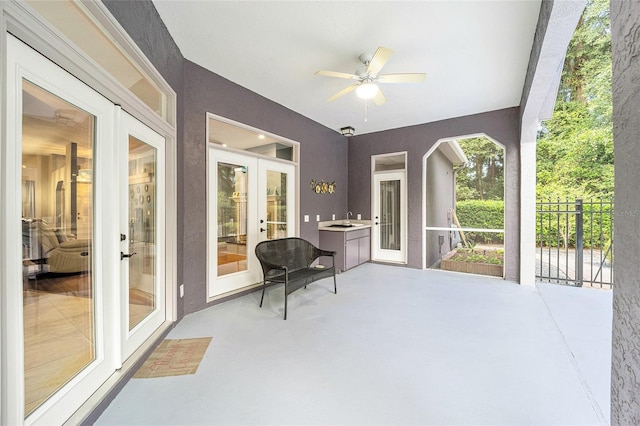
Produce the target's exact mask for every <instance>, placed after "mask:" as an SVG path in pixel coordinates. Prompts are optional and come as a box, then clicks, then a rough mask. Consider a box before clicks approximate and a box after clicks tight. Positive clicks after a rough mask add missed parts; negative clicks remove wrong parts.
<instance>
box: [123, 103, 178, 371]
mask: <svg viewBox="0 0 640 426" xmlns="http://www.w3.org/2000/svg"><path fill="white" fill-rule="evenodd" d="M116 108H117V109H118V113H119V114H118V115H119V119H118V124H119V129H120V131H119V132H118V135H117V141H116V144H117V147H118V166H119V169H118V170H119V176H120V179H119V182H120V186H119V188H118V189H119V190H120V191H121V193H120V200H121V208H120V216H119V218H120V227H119V230H120V235H125V240H121V241H120V251H121V252H123V253H128V251H129V242H130V239H131V235H130V233H129V226H128V223H129V209H128V207H129V202H130V201H129V135H131V136H134V137H135V138H137V139H139V140H140V141H142V142H144V143H146V144H148V145H150V146H152V147H154V148H155V149H156V151H155V152H156V171H155V176H154V179H155V188H154V194H155V206H154V207H155V209H154V210H155V215H156V217H155V227H154V232H155V237H156V238H154V243H155V245H154V248H155V264H154V270H155V282H154V296H155V297H154V310H153V312H152V313H150V314H149V315H148V316H147V317H146V318H144V319H143V320H142V321H141V322H140V323H139V324H137V325H136V326H135V327H134V328H133V329H131V330H130V327H129V264H130V262H129V260H127V259H126V258H125V259H121V260H120V330H121V331H120V336H121V344H122V359H123V360H125V359H127V358H129V356H131V354H132V353H133V352H134V351H135V350H136V349H138V348H139V347H140V346H141V345H142V343H143V342H144V341H145V340H147V339H148V338H149V337H150V336H151V335H152V334H153V332H154V331H156V330H157V329H158V327H160V325H161V324H162V323H163V322H164V321H165V318H166V310H165V298H166V289H165V287H164V282H165V271H164V268H163V265H164V264H165V244H166V241H165V235H164V232H162V231H163V230H164V229H165V226H166V215H165V211H166V208H165V198H166V197H165V187H166V176H165V138H164V137H163V136H161V135H160V134H158V133H157V132H155V131H154V130H152V129H151V128H149V127H148V126H146V125H145V124H143V123H142V122H140V121H139V120H137V119H136V118H134V117H132V116H131V115H129V114H127V113H126V112H125V111H122V110H121V109H120V108H119V107H116ZM135 196H136V197H137V196H138V194H135ZM139 255H141V253H139Z"/></svg>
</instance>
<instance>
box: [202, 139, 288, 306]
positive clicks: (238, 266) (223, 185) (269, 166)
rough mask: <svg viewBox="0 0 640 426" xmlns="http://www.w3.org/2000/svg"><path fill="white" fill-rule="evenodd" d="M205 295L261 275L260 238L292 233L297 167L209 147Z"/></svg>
mask: <svg viewBox="0 0 640 426" xmlns="http://www.w3.org/2000/svg"><path fill="white" fill-rule="evenodd" d="M208 173H209V181H208V182H209V206H208V209H209V226H208V228H209V237H208V240H209V297H216V296H220V295H223V294H226V293H231V292H234V291H236V290H239V289H242V288H245V287H248V286H250V285H252V284H255V283H257V282H259V281H260V280H261V279H262V275H261V274H262V272H261V269H260V265H259V262H258V259H257V258H256V257H255V253H254V249H255V246H256V244H258V243H259V242H260V241H264V240H270V239H276V238H285V237H292V236H294V235H295V167H294V166H293V165H291V164H288V163H284V162H278V161H271V160H268V159H264V158H256V157H252V156H249V155H243V154H239V153H234V152H228V151H222V150H217V149H215V148H213V147H210V148H209V171H208Z"/></svg>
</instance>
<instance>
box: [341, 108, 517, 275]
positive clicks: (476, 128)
mask: <svg viewBox="0 0 640 426" xmlns="http://www.w3.org/2000/svg"><path fill="white" fill-rule="evenodd" d="M476 133H484V134H486V135H487V136H489V137H491V138H493V139H495V140H496V141H498V142H499V143H501V144H502V145H503V146H504V147H505V164H506V166H505V257H506V259H505V276H506V279H508V280H515V281H517V280H518V279H519V277H520V193H519V188H520V111H519V108H507V109H502V110H498V111H491V112H486V113H482V114H476V115H470V116H465V117H458V118H452V119H449V120H442V121H437V122H433V123H426V124H421V125H417V126H410V127H404V128H400V129H393V130H387V131H383V132H376V133H369V134H365V135H360V136H353V137H351V138H350V139H349V210H351V211H353V212H354V213H356V212H358V213H362V215H363V216H362V217H363V218H370V216H371V156H372V155H376V154H385V153H390V152H401V151H407V154H408V155H407V190H408V191H407V192H408V213H409V223H408V239H407V240H408V241H407V242H408V253H407V254H408V259H407V260H408V262H407V263H408V266H410V267H413V268H422V239H423V236H424V232H423V230H422V159H423V157H424V155H425V154H426V153H427V151H429V149H430V148H431V147H432V146H433V145H434V144H435V143H436V142H437V141H438V140H440V139H444V138H451V137H457V136H465V135H471V134H476Z"/></svg>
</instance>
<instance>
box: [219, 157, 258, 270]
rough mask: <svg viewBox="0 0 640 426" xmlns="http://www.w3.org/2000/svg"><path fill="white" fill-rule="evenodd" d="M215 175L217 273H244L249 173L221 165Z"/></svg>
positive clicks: (244, 168) (241, 168)
mask: <svg viewBox="0 0 640 426" xmlns="http://www.w3.org/2000/svg"><path fill="white" fill-rule="evenodd" d="M253 172H254V171H253V170H252V171H251V173H253ZM217 173H218V198H217V200H216V201H217V203H218V209H217V210H218V221H217V232H218V238H217V243H218V256H217V258H218V271H217V272H218V277H222V276H224V275H227V274H232V273H235V272H240V271H246V270H247V230H248V223H247V218H248V211H247V206H248V203H247V197H248V196H249V193H248V189H249V174H248V173H249V170H248V167H247V166H246V165H240V164H229V163H224V162H220V163H218V170H217Z"/></svg>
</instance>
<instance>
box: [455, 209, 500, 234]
mask: <svg viewBox="0 0 640 426" xmlns="http://www.w3.org/2000/svg"><path fill="white" fill-rule="evenodd" d="M456 214H457V216H458V220H459V221H460V226H461V227H463V228H489V229H504V202H503V201H502V200H466V201H458V202H457V203H456ZM465 236H466V237H467V239H469V240H471V241H473V242H474V243H492V244H502V243H504V234H498V233H487V232H482V233H480V232H468V233H466V234H465Z"/></svg>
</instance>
